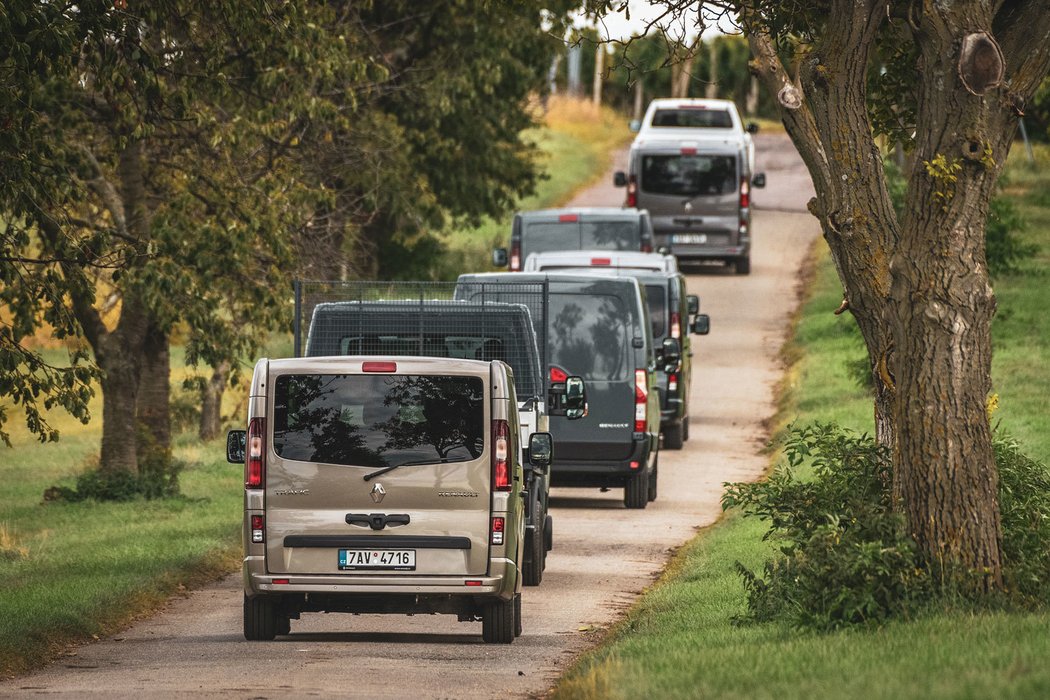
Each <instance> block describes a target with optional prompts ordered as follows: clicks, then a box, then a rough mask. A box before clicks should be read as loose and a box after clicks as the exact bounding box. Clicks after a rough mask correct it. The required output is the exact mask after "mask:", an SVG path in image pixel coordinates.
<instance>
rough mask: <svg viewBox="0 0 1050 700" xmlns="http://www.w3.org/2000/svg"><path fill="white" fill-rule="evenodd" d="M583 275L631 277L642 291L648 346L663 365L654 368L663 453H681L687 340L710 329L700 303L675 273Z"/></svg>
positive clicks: (689, 361)
mask: <svg viewBox="0 0 1050 700" xmlns="http://www.w3.org/2000/svg"><path fill="white" fill-rule="evenodd" d="M587 269H588V270H590V271H593V272H594V273H595V274H601V275H608V276H610V277H633V278H634V279H636V280H638V281H639V282H641V283H642V285H643V286H644V287H645V298H646V301H647V302H648V304H649V319H650V321H651V323H652V328H653V342H654V343H655V345H656V348H657V349H658V350H662V352H663V361H662V362H660V363H658V364H657V368H656V377H657V387H658V388H659V392H660V432H661V433H662V434H663V437H664V440H663V447H665V448H667V449H669V450H680V449H682V446H683V443H684V442H685V441H686V440H688V439H689V387H690V386H691V385H692V381H693V356H694V352H693V346H692V340H691V339H690V337H689V336H690V334H691V333H692V334H695V335H707V333H708V332H709V331H710V327H711V320H710V318H709V317H708V316H707V314H701V313H699V311H700V298H699V297H698V296H696V295H695V294H686V289H685V276H684V275H682V273H680V272H671V271H666V272H665V271H656V270H637V269H630V268H614V267H593V268H587ZM581 271H582V270H581ZM676 360H677V361H676Z"/></svg>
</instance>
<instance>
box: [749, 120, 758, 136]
mask: <svg viewBox="0 0 1050 700" xmlns="http://www.w3.org/2000/svg"><path fill="white" fill-rule="evenodd" d="M747 133H749V134H757V133H758V124H757V123H755V122H748V124H747Z"/></svg>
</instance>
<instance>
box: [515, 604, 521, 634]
mask: <svg viewBox="0 0 1050 700" xmlns="http://www.w3.org/2000/svg"><path fill="white" fill-rule="evenodd" d="M514 636H515V637H520V636H521V593H518V594H517V595H515V596H514Z"/></svg>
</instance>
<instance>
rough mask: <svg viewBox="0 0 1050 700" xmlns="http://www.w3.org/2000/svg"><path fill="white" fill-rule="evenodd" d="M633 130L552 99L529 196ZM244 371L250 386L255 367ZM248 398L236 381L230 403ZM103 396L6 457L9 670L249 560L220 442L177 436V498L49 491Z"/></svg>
mask: <svg viewBox="0 0 1050 700" xmlns="http://www.w3.org/2000/svg"><path fill="white" fill-rule="evenodd" d="M628 136H629V133H628V132H627V128H626V121H625V120H624V119H623V118H621V117H619V116H617V115H615V114H614V113H612V112H611V111H606V110H600V111H597V110H594V109H593V108H592V107H591V106H590V104H589V103H580V102H570V101H564V100H562V101H558V100H553V101H552V103H551V105H550V110H549V112H548V115H547V125H546V126H545V127H544V128H542V129H540V130H538V131H537V133H536V134H535V139H536V140H537V141H538V143H539V145H540V147H541V149H542V155H541V158H542V159H543V162H544V163H545V167H546V169H547V172H548V173H549V174H550V175H549V177H548V178H547V179H545V180H544V181H543V182H542V183H541V186H540V189H539V192H538V193H537V194H536V195H535V196H534V197H533V198H531V199H529V200H526V201H524V202H522V204H521V206H522V207H523V208H533V207H540V206H554V205H556V204H560V203H562V202H564V201H566V200H567V199H568V198H570V197H571V196H572V194H573V193H575V192H576V191H577V190H578V189H579V188H581V187H584V186H586V185H588V184H589V183H590V182H591V181H593V179H594V176H595V173H599V172H600V173H601V174H603V175H604V173H605V171H606V170H607V167H608V158H609V153H610V151H611V150H612V149H613V148H614V147H615V146H616V145H618V144H620V143H625V142H626V139H627V137H628ZM509 230H510V228H509V218H508V220H507V221H503V222H492V223H491V224H490V225H489V227H488V228H487V229H486V228H484V227H483V229H480V230H479V231H482V232H480V233H479V232H478V231H475V232H459V233H455V234H449V235H450V238H451V240H452V241H453V249H457V248H456V247H457V246H458V250H460V251H461V252H462V251H468V250H473V252H471V253H470V255H469V256H468V255H467V254H466V253H462V255H461V257H462V260H461V262H463V264H464V267H463V268H462V269H463V270H468V269H477V268H478V267H479V265H478V264H477V262H476V261H478V260H481V261H487V260H488V259H489V248H491V245H490V243H491V242H492V241H496V240H497V239H498V237H499V236H502V235H504V232H507V231H509ZM484 231H487V233H484ZM486 236H487V238H486ZM472 246H473V248H472ZM475 249H476V250H475ZM479 256H480V257H479ZM468 263H469V264H468ZM482 264H484V263H482ZM44 340H45V345H44V347H45V348H46V349H45V350H44V352H45V353H48V357H49V359H51V360H53V361H55V362H61V361H62V359H63V356H64V355H63V351H62V350H61V344H60V343H47V342H46V339H44ZM290 351H291V345H290V339H280V340H278V341H276V343H275V344H274V345H273V347H271V348H270V353H269V356H271V357H280V356H284V355H287V354H288V353H289V352H290ZM182 364H183V363H182V353H181V349H180V348H173V368H174V371H173V378H172V379H173V389H174V396H175V397H176V398H177V399H179V400H178V401H177V403H178V404H188V405H190V406H193V405H196V397H194V396H187V395H185V392H184V391H183V390H182V388H181V381H182V379H183V378H185V377H186V376H187V375H188V374H189V370H188V369H186V368H184V367H182ZM243 369H244V371H245V373H246V375H247V376H245V377H244V380H243V381H244V383H247V381H248V380H249V378H250V374H251V365H250V364H249V365H248V366H247V367H245V368H243ZM243 396H244V392H243V391H230V392H227V398H228V401H229V402H236V401H238V399H239V398H241V397H243ZM101 404H102V402H101V397H100V396H98V395H97V396H96V397H95V399H94V400H93V402H92V405H91V413H92V415H93V416H94V417H95V421H96V422H92V423H91V424H89V425H86V426H85V425H81V424H80V423H78V422H76V421H74V420H71V419H70V418H69V417H68V416H65V415H61V414H53V415H52V416H51V417H50V420H51V421H52V423H53V424H54V425H55V427H57V428H59V429H60V430H61V435H62V438H61V440H60V441H59V442H57V443H48V444H40V443H39V442H37V441H36V440H35V438H34V437H33V436H31V435H29V434H28V433H27V431H26V430H25V428H24V427H23V426H20V425H18V424H17V421H13V422H12V423H11V424H10V425H9V428H10V432H11V436H12V442H13V448H12V449H11V450H6V451H4V452H2V455H0V478H2V480H3V483H4V488H3V489H2V490H0V581H3V582H4V583H3V585H2V586H0V676H10V675H14V674H18V673H21V672H24V671H27V670H30V669H31V668H33V667H35V666H39V665H41V664H42V663H44V662H46V661H47V660H49V659H51V658H54V657H55V656H56V655H58V654H61V653H62V652H63V650H64V649H65V648H66V647H67V646H68V645H69V644H72V643H75V642H78V641H83V640H87V639H91V638H92V637H95V636H103V635H105V634H107V633H109V632H112V631H114V630H117V629H119V628H120V627H122V626H124V625H126V624H127V623H128V622H129V621H130V620H132V619H134V618H135V617H138V616H142V615H145V614H148V613H149V612H150V611H152V610H154V609H156V607H157V606H159V605H160V604H161V603H162V602H163V601H164V600H165V599H166V598H167V597H169V596H171V595H172V594H174V593H177V592H179V591H181V590H185V589H188V588H192V587H194V586H197V585H200V584H202V583H204V582H207V581H210V580H214V579H216V578H218V577H220V576H222V575H224V574H226V573H229V572H230V571H233V570H235V569H236V568H237V566H238V563H239V560H240V520H241V499H242V478H243V476H242V473H241V468H240V466H238V465H232V464H227V463H226V461H225V451H224V444H223V441H222V440H217V441H214V442H211V443H201V442H200V441H199V440H197V439H196V437H195V435H193V434H192V433H186V434H183V435H181V436H180V437H179V438H178V439H177V440H176V444H175V456H176V458H177V459H179V460H180V461H182V462H183V463H185V464H186V465H187V467H186V469H185V470H184V471H183V472H182V474H181V477H180V483H181V487H182V494H183V495H182V497H180V498H176V499H168V500H159V501H151V502H145V501H135V502H131V503H96V502H92V501H89V502H83V503H63V502H48V503H45V502H43V499H42V495H43V493H44V490H45V489H47V488H48V487H50V486H53V485H56V484H61V485H66V486H72V485H73V482H74V479H75V476H76V474H77V473H78V472H80V471H83V470H84V469H86V468H88V467H90V466H91V464H92V461H93V460H94V459H97V457H96V455H97V452H98V446H99V438H100V425H99V423H98V422H97V421H98V420H100V418H101V412H102V405H101ZM228 408H229V409H230V410H232V411H235V414H236V415H240V412H241V411H242V410H243V408H241V406H240V405H239V404H238V405H237V406H236V407H233V406H232V405H231V406H228ZM11 415H12V416H15V417H17V416H18V412H17V411H15V410H12V411H11ZM4 449H5V448H2V447H0V450H4Z"/></svg>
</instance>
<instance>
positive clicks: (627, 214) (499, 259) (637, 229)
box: [492, 207, 653, 272]
mask: <svg viewBox="0 0 1050 700" xmlns="http://www.w3.org/2000/svg"><path fill="white" fill-rule="evenodd" d="M590 249H595V250H610V251H612V250H622V251H636V252H642V253H651V252H653V224H652V221H650V219H649V213H648V212H646V211H643V210H642V209H638V208H635V209H620V208H616V207H578V208H574V209H540V210H537V211H522V212H518V213H517V214H515V215H514V224H513V225H512V227H511V233H510V253H509V254H508V252H507V249H506V248H497V249H496V250H494V251H492V264H493V265H494V266H495V267H508V266H509V269H510V271H511V272H520V271H521V270H522V269H523V268H524V265H525V261H526V260H527V259H528V256H529V255H532V254H533V253H541V252H546V251H553V250H590Z"/></svg>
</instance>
